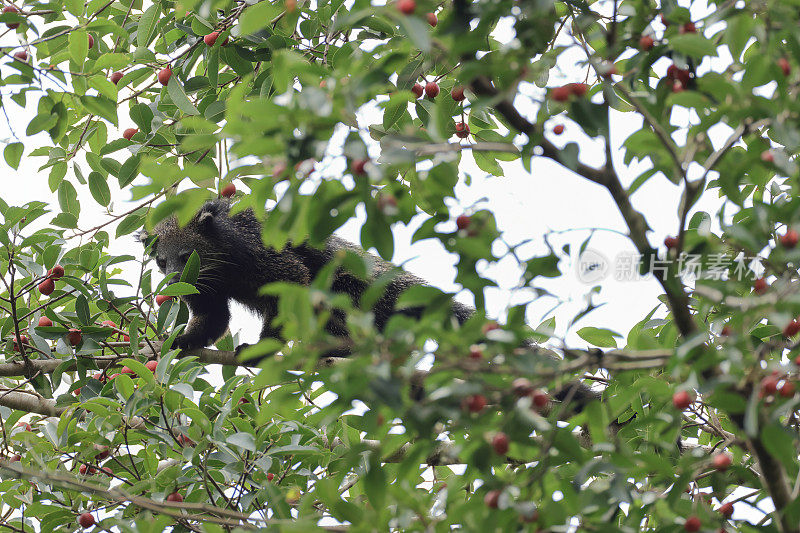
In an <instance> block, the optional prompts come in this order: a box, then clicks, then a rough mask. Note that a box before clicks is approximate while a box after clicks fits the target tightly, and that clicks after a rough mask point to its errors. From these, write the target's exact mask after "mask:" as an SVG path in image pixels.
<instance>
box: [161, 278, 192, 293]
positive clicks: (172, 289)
mask: <svg viewBox="0 0 800 533" xmlns="http://www.w3.org/2000/svg"><path fill="white" fill-rule="evenodd" d="M199 292H200V291H198V290H197V289H195V288H194V286H193V285H190V284H188V283H185V282H183V281H178V282H176V283H173V284H172V285H167V286H166V287H164V288H163V289H161V291H160V292H159V294H163V295H164V296H183V295H184V294H198V293H199Z"/></svg>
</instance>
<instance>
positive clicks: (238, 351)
mask: <svg viewBox="0 0 800 533" xmlns="http://www.w3.org/2000/svg"><path fill="white" fill-rule="evenodd" d="M250 346H252V344H247V343H246V342H243V343H242V344H240V345H239V346H237V347H236V350H235V352H236V357H239V355H240V354H241V353H242V350H244V349H246V348H249V347H250Z"/></svg>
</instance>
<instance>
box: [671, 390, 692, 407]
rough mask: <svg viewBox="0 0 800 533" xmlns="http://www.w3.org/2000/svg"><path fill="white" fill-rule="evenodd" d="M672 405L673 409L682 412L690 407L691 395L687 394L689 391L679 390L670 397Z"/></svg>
mask: <svg viewBox="0 0 800 533" xmlns="http://www.w3.org/2000/svg"><path fill="white" fill-rule="evenodd" d="M672 405H674V406H675V409H678V410H680V411H683V410H684V409H686V408H688V407H689V406H690V405H692V395H691V394H689V391H685V390H679V391H678V392H676V393H675V394H673V395H672Z"/></svg>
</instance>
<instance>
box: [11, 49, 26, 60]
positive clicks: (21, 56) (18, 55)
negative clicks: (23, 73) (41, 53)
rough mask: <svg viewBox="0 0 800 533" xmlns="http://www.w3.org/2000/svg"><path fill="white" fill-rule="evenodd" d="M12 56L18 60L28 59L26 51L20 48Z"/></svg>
mask: <svg viewBox="0 0 800 533" xmlns="http://www.w3.org/2000/svg"><path fill="white" fill-rule="evenodd" d="M14 57H16V58H17V59H19V60H20V61H27V60H28V52H26V51H25V50H20V51H19V52H17V53H15V54H14Z"/></svg>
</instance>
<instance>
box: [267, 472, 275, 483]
mask: <svg viewBox="0 0 800 533" xmlns="http://www.w3.org/2000/svg"><path fill="white" fill-rule="evenodd" d="M274 477H275V474H273V473H272V472H270V473H268V474H267V481H272V480H273V478H274Z"/></svg>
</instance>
